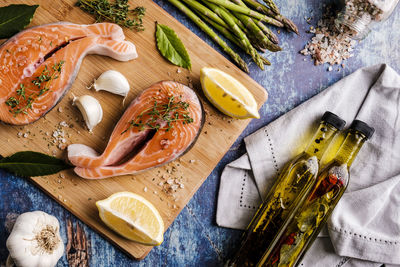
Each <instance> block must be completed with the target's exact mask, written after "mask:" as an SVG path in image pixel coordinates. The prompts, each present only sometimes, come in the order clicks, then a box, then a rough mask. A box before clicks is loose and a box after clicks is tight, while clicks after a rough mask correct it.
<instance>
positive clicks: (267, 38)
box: [168, 0, 299, 72]
mask: <svg viewBox="0 0 400 267" xmlns="http://www.w3.org/2000/svg"><path fill="white" fill-rule="evenodd" d="M168 1H169V2H170V3H171V4H173V5H174V6H175V7H177V8H178V9H179V10H181V11H182V12H183V13H184V14H186V15H187V16H188V17H189V18H190V19H191V20H192V21H193V22H194V23H195V24H197V26H199V27H200V28H201V29H202V30H203V31H204V32H205V33H207V35H209V36H210V37H211V38H212V39H213V40H214V41H215V42H216V43H217V44H218V45H220V46H221V47H222V49H223V50H224V51H225V52H226V53H227V54H229V56H230V57H231V58H232V59H233V60H234V61H235V63H236V64H237V65H238V66H239V67H240V68H241V69H242V70H244V71H245V72H249V69H248V66H247V64H246V63H245V62H244V61H243V59H242V58H241V57H240V56H239V55H238V54H237V53H235V51H233V50H232V49H231V48H230V47H229V45H228V44H227V43H226V42H225V41H224V40H223V39H221V38H220V37H219V36H218V35H217V34H216V33H215V32H214V30H213V29H212V28H210V26H209V25H211V26H212V27H213V28H214V29H215V30H217V31H218V32H219V33H220V34H222V35H223V36H224V37H225V38H226V39H228V40H229V41H231V42H232V43H234V44H236V45H237V46H239V47H240V48H242V49H243V50H244V51H245V52H246V53H247V54H249V55H250V56H251V58H252V59H253V60H254V62H255V63H256V64H257V66H259V67H260V68H261V69H262V70H263V69H264V65H271V63H270V62H269V61H268V59H266V58H264V57H263V56H261V55H260V54H258V52H257V51H260V52H263V53H264V52H265V51H266V50H269V51H272V52H277V51H280V50H282V49H281V47H280V46H279V45H278V37H277V36H276V35H275V34H274V33H273V32H272V31H271V30H270V29H269V28H268V27H267V25H266V24H270V25H273V26H276V27H285V28H287V29H288V30H289V31H292V32H295V33H297V34H298V33H299V32H298V29H297V27H296V25H295V24H294V23H293V22H292V21H291V20H290V19H288V18H285V17H284V16H282V15H281V14H280V11H279V9H278V7H277V6H276V4H275V3H274V2H273V0H263V1H264V2H265V5H264V4H261V3H260V2H258V1H257V0H200V1H197V0H168Z"/></svg>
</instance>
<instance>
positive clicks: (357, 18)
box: [335, 11, 372, 40]
mask: <svg viewBox="0 0 400 267" xmlns="http://www.w3.org/2000/svg"><path fill="white" fill-rule="evenodd" d="M371 22H372V18H371V15H370V14H369V13H367V12H364V13H362V14H357V15H355V14H352V13H349V12H346V11H342V12H339V14H338V15H337V17H336V19H335V26H336V28H337V29H338V30H339V31H340V32H341V33H344V34H347V35H349V36H350V37H352V38H354V39H358V40H361V39H364V38H365V37H366V36H367V35H368V33H369V32H370V31H371V30H370V28H369V27H370V24H371Z"/></svg>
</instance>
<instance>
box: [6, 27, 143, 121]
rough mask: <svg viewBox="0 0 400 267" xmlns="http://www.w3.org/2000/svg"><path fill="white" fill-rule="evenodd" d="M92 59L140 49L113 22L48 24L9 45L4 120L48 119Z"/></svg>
mask: <svg viewBox="0 0 400 267" xmlns="http://www.w3.org/2000/svg"><path fill="white" fill-rule="evenodd" d="M87 54H97V55H104V56H109V57H111V58H114V59H116V60H119V61H128V60H131V59H134V58H136V57H137V53H136V47H135V45H134V44H133V43H131V42H129V41H125V36H124V33H123V31H122V28H121V27H119V26H118V25H116V24H113V23H98V24H91V25H79V24H73V23H69V22H59V23H54V24H46V25H41V26H37V27H33V28H29V29H27V30H24V31H22V32H20V33H18V34H17V35H15V36H13V37H12V38H10V39H9V40H8V41H6V42H5V43H4V44H3V45H1V47H0V88H1V89H0V121H3V122H5V123H8V124H12V125H24V124H29V123H32V122H34V121H36V120H38V119H39V118H41V117H42V116H44V115H45V114H46V113H47V112H49V111H50V110H51V109H52V108H53V107H54V106H55V105H56V104H57V103H58V102H59V101H60V100H61V99H62V97H63V96H64V95H65V93H66V92H67V91H68V89H69V88H70V87H71V85H72V83H73V82H74V80H75V77H76V75H77V73H78V71H79V67H80V65H81V63H82V60H83V58H84V57H85V56H86V55H87Z"/></svg>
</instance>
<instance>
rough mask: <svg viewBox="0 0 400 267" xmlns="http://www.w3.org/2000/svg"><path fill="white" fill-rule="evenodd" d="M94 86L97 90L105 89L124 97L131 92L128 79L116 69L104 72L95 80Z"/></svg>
mask: <svg viewBox="0 0 400 267" xmlns="http://www.w3.org/2000/svg"><path fill="white" fill-rule="evenodd" d="M93 87H94V89H95V90H96V91H100V90H104V91H108V92H110V93H113V94H117V95H121V96H123V97H126V96H127V95H128V92H129V83H128V80H127V79H126V78H125V76H124V75H122V74H121V73H120V72H118V71H116V70H108V71H106V72H103V73H102V74H101V75H100V76H99V78H97V80H94V83H93Z"/></svg>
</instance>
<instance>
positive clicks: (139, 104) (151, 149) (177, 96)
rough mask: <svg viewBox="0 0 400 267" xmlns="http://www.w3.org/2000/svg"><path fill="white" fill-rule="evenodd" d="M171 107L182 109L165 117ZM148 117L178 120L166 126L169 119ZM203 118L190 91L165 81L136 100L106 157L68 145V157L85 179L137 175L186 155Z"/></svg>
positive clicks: (113, 133) (123, 117)
mask: <svg viewBox="0 0 400 267" xmlns="http://www.w3.org/2000/svg"><path fill="white" fill-rule="evenodd" d="M179 103H181V104H179ZM182 103H183V104H182ZM167 105H170V107H174V106H179V107H180V108H178V109H175V110H172V111H171V112H169V113H165V112H164V111H165V107H166V106H167ZM184 105H185V108H183V106H184ZM163 112H164V113H163ZM149 113H151V114H168V118H178V119H177V120H175V121H174V122H172V123H170V125H168V119H166V120H163V119H160V118H159V117H155V116H154V115H151V114H149ZM177 113H178V115H176V114H177ZM175 116H178V117H175ZM154 118H157V120H154ZM188 118H190V119H188ZM203 120H204V116H203V109H202V105H201V102H200V100H199V99H198V97H197V95H196V93H195V92H194V91H193V90H192V89H190V88H189V87H187V86H185V85H183V84H180V83H177V82H173V81H162V82H159V83H156V84H154V85H152V86H150V87H149V88H148V89H146V90H144V91H143V92H142V93H141V94H140V95H139V96H138V97H137V98H136V99H134V100H133V101H132V103H131V104H130V105H129V107H128V108H127V110H126V111H125V113H124V114H123V115H122V117H121V119H120V120H119V122H118V123H117V125H116V126H115V128H114V130H113V132H112V134H111V137H110V140H109V142H108V145H107V147H106V148H105V150H104V152H103V153H102V154H99V153H97V152H96V151H95V150H94V149H92V148H91V147H88V146H86V145H82V144H72V145H69V146H68V159H69V161H70V162H71V163H72V164H73V165H75V166H76V167H75V169H74V171H75V173H76V174H78V175H79V176H81V177H83V178H88V179H100V178H106V177H111V176H118V175H127V174H135V173H137V172H140V171H144V170H147V169H150V168H153V167H156V166H160V165H162V164H165V163H167V162H170V161H172V160H175V159H176V158H178V157H179V156H181V155H183V154H184V153H185V152H186V151H188V150H189V148H190V147H191V146H192V145H193V144H194V142H195V141H196V139H197V136H198V135H199V133H200V130H201V127H202V125H203ZM134 125H136V126H134ZM148 125H150V126H151V127H149V126H148ZM157 128H158V129H157Z"/></svg>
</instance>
